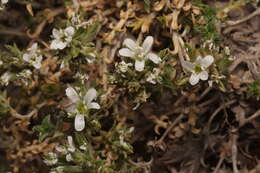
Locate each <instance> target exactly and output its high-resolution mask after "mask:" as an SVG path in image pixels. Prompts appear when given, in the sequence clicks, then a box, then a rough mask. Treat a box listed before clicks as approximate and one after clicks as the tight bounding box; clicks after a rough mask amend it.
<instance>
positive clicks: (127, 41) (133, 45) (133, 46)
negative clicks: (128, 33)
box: [123, 38, 137, 51]
mask: <svg viewBox="0 0 260 173" xmlns="http://www.w3.org/2000/svg"><path fill="white" fill-rule="evenodd" d="M123 45H124V46H126V47H128V48H129V49H131V50H132V51H134V50H135V49H136V47H137V44H136V43H135V42H134V40H132V39H130V38H127V39H125V40H124V42H123Z"/></svg>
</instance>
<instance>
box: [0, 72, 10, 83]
mask: <svg viewBox="0 0 260 173" xmlns="http://www.w3.org/2000/svg"><path fill="white" fill-rule="evenodd" d="M11 78H12V74H11V73H9V72H5V73H4V74H3V75H2V76H1V78H0V81H1V83H3V84H4V85H8V84H9V81H10V79H11Z"/></svg>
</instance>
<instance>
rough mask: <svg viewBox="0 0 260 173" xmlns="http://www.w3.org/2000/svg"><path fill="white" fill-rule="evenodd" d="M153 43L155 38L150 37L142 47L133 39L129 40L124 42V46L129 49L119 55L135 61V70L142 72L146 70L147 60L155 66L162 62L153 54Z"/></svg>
mask: <svg viewBox="0 0 260 173" xmlns="http://www.w3.org/2000/svg"><path fill="white" fill-rule="evenodd" d="M153 41H154V39H153V37H152V36H148V37H146V38H145V40H144V42H143V44H142V46H140V45H139V44H137V43H136V42H135V41H133V40H132V39H129V38H127V39H125V40H124V42H123V45H124V46H126V47H127V48H122V49H120V50H119V52H118V53H119V55H120V56H123V57H129V58H132V59H134V60H135V70H136V71H139V72H141V71H143V70H144V66H145V61H146V60H148V59H149V60H151V61H152V62H153V63H155V64H159V63H160V62H161V58H160V57H159V56H158V55H156V54H155V53H152V52H151V48H152V45H153Z"/></svg>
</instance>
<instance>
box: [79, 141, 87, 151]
mask: <svg viewBox="0 0 260 173" xmlns="http://www.w3.org/2000/svg"><path fill="white" fill-rule="evenodd" d="M79 148H80V149H81V150H84V151H86V150H87V144H86V143H84V144H82V145H81V146H80V147H79Z"/></svg>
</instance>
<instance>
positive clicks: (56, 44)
mask: <svg viewBox="0 0 260 173" xmlns="http://www.w3.org/2000/svg"><path fill="white" fill-rule="evenodd" d="M66 46H67V43H65V42H63V41H61V40H52V42H51V45H50V48H51V49H61V50H62V49H64V48H65V47H66Z"/></svg>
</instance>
